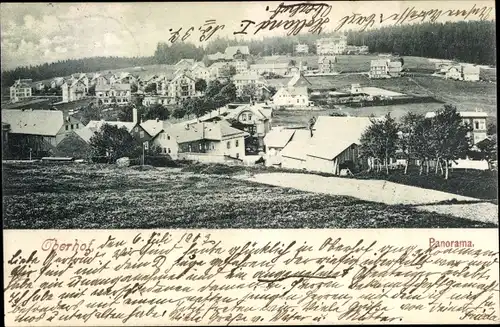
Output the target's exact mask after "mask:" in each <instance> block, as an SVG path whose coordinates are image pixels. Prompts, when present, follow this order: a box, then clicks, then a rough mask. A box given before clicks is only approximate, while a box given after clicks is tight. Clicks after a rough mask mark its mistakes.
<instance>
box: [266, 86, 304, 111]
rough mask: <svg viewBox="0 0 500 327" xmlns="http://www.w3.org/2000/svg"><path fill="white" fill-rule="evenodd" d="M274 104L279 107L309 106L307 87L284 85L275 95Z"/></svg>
mask: <svg viewBox="0 0 500 327" xmlns="http://www.w3.org/2000/svg"><path fill="white" fill-rule="evenodd" d="M273 104H274V105H275V106H277V107H281V106H284V107H308V106H309V94H308V91H307V87H305V86H299V87H282V88H280V89H279V90H278V91H277V92H276V94H274V95H273Z"/></svg>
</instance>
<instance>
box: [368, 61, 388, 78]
mask: <svg viewBox="0 0 500 327" xmlns="http://www.w3.org/2000/svg"><path fill="white" fill-rule="evenodd" d="M369 76H370V78H373V79H377V78H389V77H390V76H389V68H388V66H387V60H386V59H377V60H372V61H371V62H370V73H369Z"/></svg>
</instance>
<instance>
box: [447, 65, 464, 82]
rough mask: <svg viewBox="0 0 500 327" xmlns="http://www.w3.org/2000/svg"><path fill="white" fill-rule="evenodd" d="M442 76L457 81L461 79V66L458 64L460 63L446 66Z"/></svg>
mask: <svg viewBox="0 0 500 327" xmlns="http://www.w3.org/2000/svg"><path fill="white" fill-rule="evenodd" d="M444 76H445V78H446V79H453V80H457V81H461V80H463V77H462V66H460V65H454V66H449V67H448V68H447V70H446V72H445V75H444Z"/></svg>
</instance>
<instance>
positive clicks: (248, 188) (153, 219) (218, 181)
mask: <svg viewBox="0 0 500 327" xmlns="http://www.w3.org/2000/svg"><path fill="white" fill-rule="evenodd" d="M2 173H3V181H4V183H3V192H2V195H3V213H4V226H5V228H8V229H13V228H16V229H30V228H32V229H49V228H58V229H69V228H84V229H97V228H104V229H105V228H391V227H398V228H433V227H434V228H439V227H442V228H451V227H494V226H492V225H491V224H485V223H480V222H473V221H470V220H466V219H460V218H454V217H451V216H447V215H439V214H435V213H428V212H422V211H416V210H415V209H413V208H412V207H408V206H388V205H384V204H378V203H372V202H366V201H360V200H357V199H354V198H349V197H340V196H327V195H321V194H313V193H306V192H301V191H297V190H293V189H287V188H280V187H272V186H266V185H261V184H255V183H250V182H246V181H240V180H234V179H231V178H229V177H227V176H220V175H213V174H212V175H203V174H194V173H183V172H175V171H172V170H164V169H157V168H156V169H155V168H151V170H145V171H140V170H138V169H134V167H130V168H117V167H115V166H107V165H78V164H66V165H58V164H52V165H51V164H6V165H4V167H3V169H2Z"/></svg>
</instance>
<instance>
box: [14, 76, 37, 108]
mask: <svg viewBox="0 0 500 327" xmlns="http://www.w3.org/2000/svg"><path fill="white" fill-rule="evenodd" d="M32 83H33V80H31V79H18V80H17V81H15V82H14V85H12V86H11V87H10V101H11V102H13V103H15V102H18V101H21V100H24V99H28V98H31V84H32Z"/></svg>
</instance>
